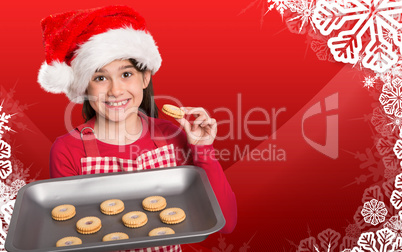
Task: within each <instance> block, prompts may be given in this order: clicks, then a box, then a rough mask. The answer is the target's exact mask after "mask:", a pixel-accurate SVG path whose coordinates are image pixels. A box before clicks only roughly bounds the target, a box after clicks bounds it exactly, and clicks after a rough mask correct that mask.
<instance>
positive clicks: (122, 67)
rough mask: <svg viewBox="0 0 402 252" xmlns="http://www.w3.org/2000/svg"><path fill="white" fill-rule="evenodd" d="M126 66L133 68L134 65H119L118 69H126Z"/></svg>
mask: <svg viewBox="0 0 402 252" xmlns="http://www.w3.org/2000/svg"><path fill="white" fill-rule="evenodd" d="M127 68H134V66H133V65H125V66H121V67H119V70H123V69H127Z"/></svg>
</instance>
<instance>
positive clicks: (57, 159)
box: [49, 137, 79, 178]
mask: <svg viewBox="0 0 402 252" xmlns="http://www.w3.org/2000/svg"><path fill="white" fill-rule="evenodd" d="M67 146H69V145H68V144H67V143H66V142H64V141H63V138H61V137H59V138H57V139H56V141H55V142H54V143H53V145H52V148H51V149H50V157H49V159H50V160H49V168H50V177H51V178H59V177H68V176H75V175H79V169H77V167H75V165H74V163H73V162H74V161H73V160H74V158H73V155H72V153H71V151H70V149H69V148H68V147H67Z"/></svg>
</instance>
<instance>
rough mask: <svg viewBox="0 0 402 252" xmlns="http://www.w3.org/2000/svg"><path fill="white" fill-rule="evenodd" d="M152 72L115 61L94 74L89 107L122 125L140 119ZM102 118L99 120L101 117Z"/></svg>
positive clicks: (128, 63)
mask: <svg viewBox="0 0 402 252" xmlns="http://www.w3.org/2000/svg"><path fill="white" fill-rule="evenodd" d="M150 78H151V73H150V71H146V72H144V73H141V72H139V71H137V70H136V69H135V68H134V66H133V65H132V64H131V62H130V61H129V60H115V61H112V62H111V63H109V64H107V65H106V66H104V67H102V68H101V69H99V70H98V71H97V72H95V73H94V75H93V76H92V78H91V80H90V81H89V85H88V88H87V95H88V99H89V104H91V107H92V108H93V109H94V110H95V112H96V114H97V115H98V116H102V117H104V118H105V119H106V120H109V121H114V122H119V121H123V120H126V119H128V118H130V117H132V116H137V113H138V108H139V106H140V104H141V102H142V98H143V89H145V88H146V87H147V86H148V84H149V80H150ZM98 118H99V117H98Z"/></svg>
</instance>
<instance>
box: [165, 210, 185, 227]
mask: <svg viewBox="0 0 402 252" xmlns="http://www.w3.org/2000/svg"><path fill="white" fill-rule="evenodd" d="M159 217H160V218H161V221H162V222H163V223H166V224H177V223H180V222H182V221H184V219H185V218H186V214H185V213H184V211H183V210H182V209H181V208H178V207H173V208H166V209H165V210H163V211H162V212H161V213H160V214H159Z"/></svg>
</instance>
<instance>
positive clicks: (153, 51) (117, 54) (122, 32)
mask: <svg viewBox="0 0 402 252" xmlns="http://www.w3.org/2000/svg"><path fill="white" fill-rule="evenodd" d="M129 58H132V59H135V60H136V61H137V62H138V63H139V64H140V65H141V66H146V67H147V69H148V70H150V71H151V72H152V74H154V73H156V71H158V69H159V67H160V66H161V63H162V58H161V56H160V54H159V51H158V47H157V46H156V44H155V41H154V39H153V38H152V36H151V34H149V33H148V32H146V31H143V30H135V29H133V28H131V27H126V28H120V29H112V30H109V31H107V32H104V33H101V34H97V35H94V36H92V37H91V38H90V39H89V40H88V41H87V42H85V43H84V44H82V45H81V46H80V47H79V48H78V49H77V50H76V52H75V58H74V59H73V60H72V62H71V67H72V69H73V72H74V82H73V83H72V84H71V85H70V86H69V88H68V90H67V96H68V97H69V98H70V100H75V99H76V98H77V97H83V96H84V95H85V90H86V89H87V87H88V84H89V81H90V79H91V77H92V76H93V74H94V73H95V72H96V70H98V69H100V68H102V67H103V66H105V65H107V64H109V63H110V62H112V61H114V60H116V59H129ZM75 102H77V101H75Z"/></svg>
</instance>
